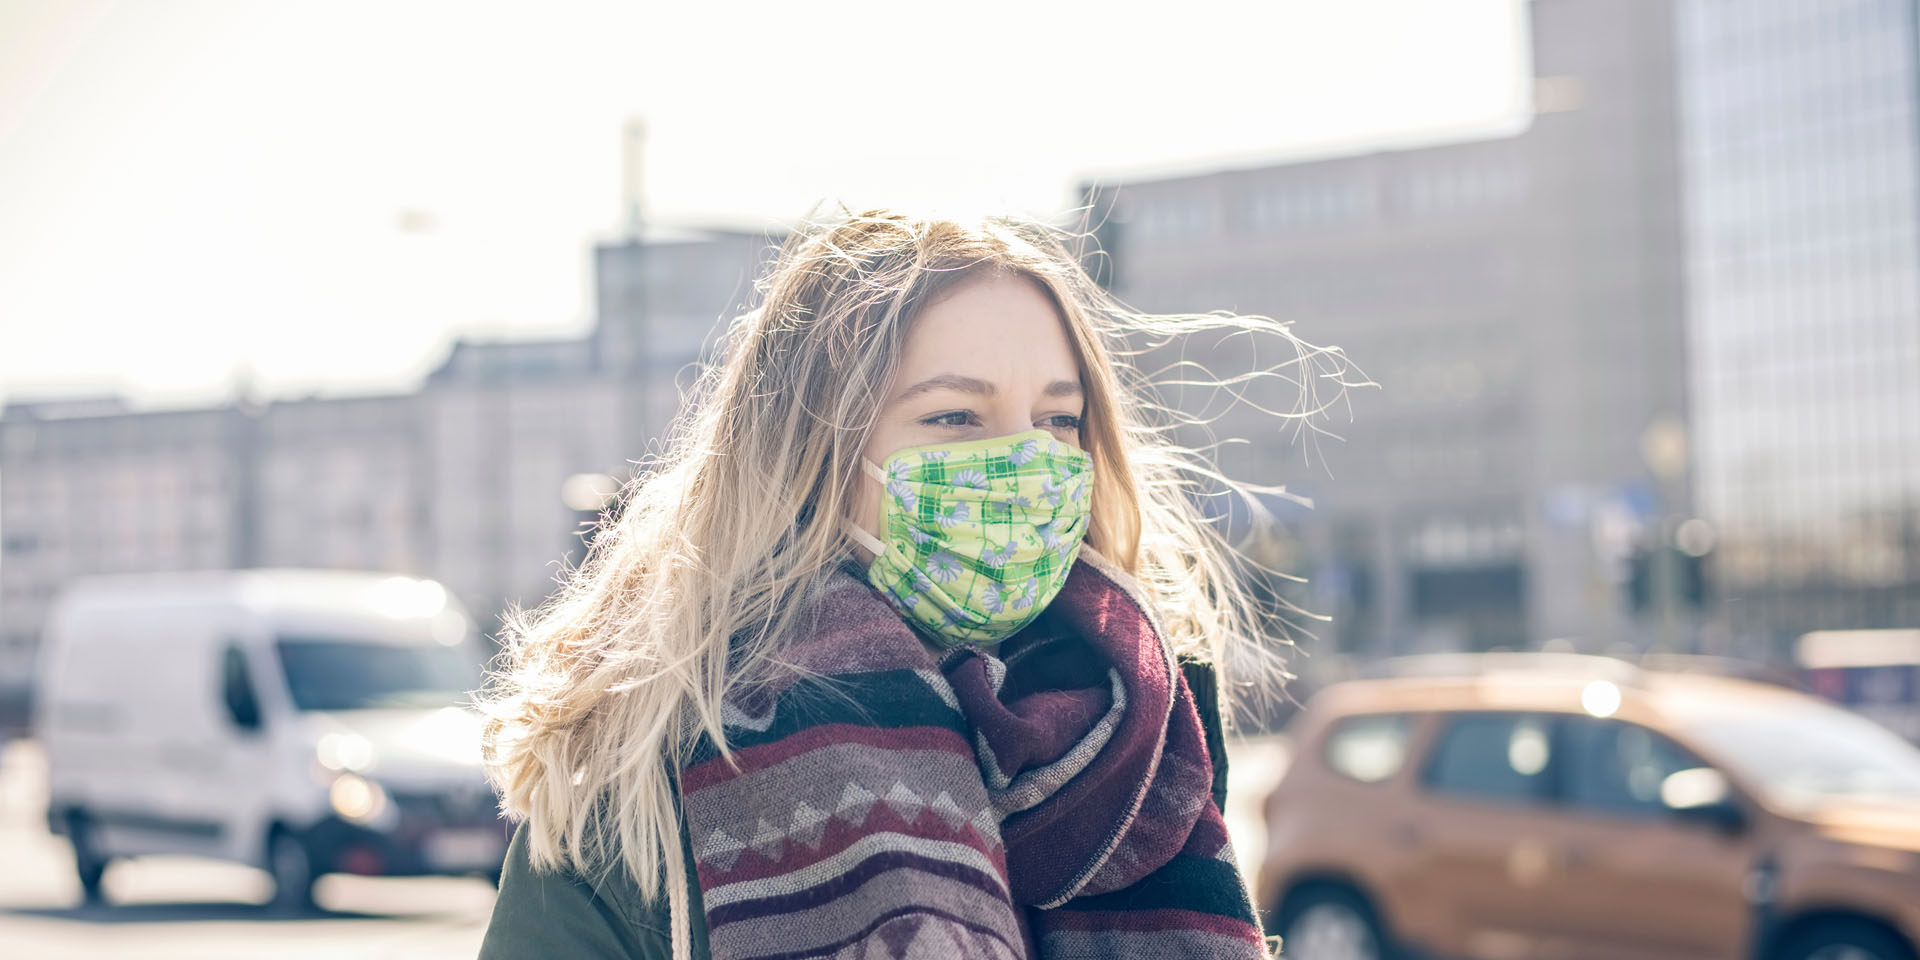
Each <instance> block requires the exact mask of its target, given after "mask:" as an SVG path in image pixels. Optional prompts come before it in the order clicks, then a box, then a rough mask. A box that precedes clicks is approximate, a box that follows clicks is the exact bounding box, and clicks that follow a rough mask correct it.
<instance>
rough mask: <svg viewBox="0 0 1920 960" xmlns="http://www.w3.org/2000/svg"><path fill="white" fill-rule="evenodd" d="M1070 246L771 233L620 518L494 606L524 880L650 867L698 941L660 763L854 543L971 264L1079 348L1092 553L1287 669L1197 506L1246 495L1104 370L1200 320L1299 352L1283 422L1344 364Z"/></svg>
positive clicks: (982, 230) (1050, 239) (948, 230)
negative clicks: (555, 582) (1171, 305)
mask: <svg viewBox="0 0 1920 960" xmlns="http://www.w3.org/2000/svg"><path fill="white" fill-rule="evenodd" d="M1079 236H1081V235H1080V234H1073V233H1068V232H1067V231H1064V230H1062V229H1060V228H1056V227H1053V226H1050V225H1046V224H1043V223H1040V222H1037V221H1033V220H1029V219H1024V218H1014V217H992V218H986V219H983V220H980V221H978V222H972V223H959V222H954V221H951V220H942V219H925V218H915V217H910V216H906V215H904V214H900V213H896V212H892V211H886V210H871V211H866V212H861V213H851V212H845V213H844V215H842V216H840V217H837V218H835V219H833V220H831V221H829V222H822V223H815V224H811V225H809V226H808V227H807V228H805V229H801V230H797V231H795V232H794V233H793V234H792V235H791V236H790V237H789V238H788V239H787V240H786V242H785V243H784V244H783V246H782V248H781V250H780V254H779V257H778V259H777V261H776V263H775V264H774V266H773V268H772V269H771V270H770V271H769V272H768V273H767V275H765V276H764V277H762V278H760V279H759V280H758V281H757V282H756V284H755V286H756V289H757V292H758V294H759V299H760V305H759V306H758V307H757V308H755V309H753V310H750V311H748V312H747V313H744V314H742V315H741V316H739V317H738V318H736V319H735V320H734V321H733V323H732V324H731V325H730V328H729V330H728V332H727V338H726V342H725V351H724V356H723V358H722V360H721V361H720V362H719V363H718V364H717V365H713V366H711V367H709V368H707V369H706V370H705V372H704V373H703V375H702V376H701V378H700V380H699V382H698V384H697V385H696V387H695V389H694V394H693V396H692V397H691V398H690V402H689V403H688V405H687V408H686V410H685V412H684V413H683V414H682V416H681V418H680V419H679V420H678V421H677V423H676V426H675V428H674V429H673V430H672V431H671V433H670V436H669V438H668V442H667V446H666V449H665V452H664V455H663V456H661V457H659V458H658V459H657V460H655V461H653V462H651V463H649V464H648V465H647V469H646V470H644V471H643V472H642V473H641V474H640V475H639V476H637V477H636V478H635V479H634V480H633V481H632V482H631V483H629V484H628V485H627V486H626V488H625V489H624V490H623V491H622V493H621V502H620V507H619V509H618V510H617V511H613V512H612V515H614V516H617V520H614V521H612V522H610V523H607V524H605V525H603V528H602V529H601V530H600V531H598V536H597V538H596V539H595V541H594V545H593V548H592V549H591V550H590V551H589V552H588V555H587V556H586V558H585V559H584V561H583V562H582V563H581V565H580V566H579V567H578V568H577V569H575V570H573V571H571V572H570V573H569V575H568V576H566V577H565V580H564V583H563V585H562V587H561V589H560V590H559V591H558V592H557V593H555V594H554V595H553V596H552V597H551V598H549V599H548V600H547V601H546V602H544V603H543V604H541V605H540V606H539V608H538V609H537V610H535V611H533V612H532V613H527V612H525V611H521V610H511V611H509V612H508V614H507V616H506V623H505V626H504V628H503V630H502V634H501V635H502V637H503V640H504V649H503V651H502V654H501V656H500V658H499V660H498V662H497V666H496V669H495V670H494V673H493V677H492V679H493V681H494V682H493V686H492V688H491V689H490V690H489V691H487V692H485V693H483V694H482V697H481V702H480V705H481V707H482V709H483V710H485V711H486V713H487V714H488V720H487V724H486V732H485V756H486V765H487V772H488V775H489V777H490V778H491V779H492V780H493V782H494V784H495V786H496V787H497V788H498V789H499V790H500V792H501V794H502V797H503V798H504V799H503V806H504V808H505V810H506V812H507V813H508V814H509V815H510V816H513V817H515V818H524V819H525V821H526V825H525V826H526V830H527V834H528V839H529V853H530V859H531V861H532V864H533V866H534V868H535V869H538V870H553V869H559V868H567V867H571V868H573V869H577V870H581V871H583V872H585V871H590V870H596V869H610V868H611V867H612V866H613V865H614V864H615V863H616V861H618V862H623V863H624V865H625V867H626V868H627V870H628V871H629V872H630V873H631V875H632V877H633V878H634V880H635V881H636V882H637V884H638V885H639V887H640V889H641V892H642V894H643V895H645V896H646V897H647V898H649V899H650V900H651V899H653V898H656V897H657V896H659V895H660V894H661V892H662V891H661V884H662V882H663V881H664V882H665V884H666V889H665V895H666V897H667V899H668V903H669V909H670V915H671V927H672V930H671V932H672V937H673V941H674V954H675V956H676V957H681V958H684V957H686V956H687V955H688V950H689V948H688V942H689V941H688V936H689V924H690V923H691V922H692V920H691V918H690V917H689V916H688V909H689V904H688V901H687V892H686V886H685V879H684V878H685V876H686V873H687V871H688V870H689V869H690V865H689V864H687V863H686V862H685V858H684V855H683V851H682V847H681V843H680V827H679V820H678V817H677V814H676V806H675V804H676V798H675V795H674V786H673V781H672V776H673V771H677V770H679V769H680V768H681V767H682V765H683V764H684V762H685V761H686V759H687V756H688V754H689V752H690V749H691V747H692V746H693V744H694V743H695V742H696V740H697V739H698V738H699V736H700V735H702V734H704V735H706V736H707V737H709V738H711V739H712V741H713V743H714V744H716V745H717V746H718V747H719V749H720V750H721V751H722V752H723V753H725V752H728V750H729V748H728V745H727V743H726V739H725V737H724V735H723V732H722V729H721V703H722V700H723V699H725V698H727V697H728V695H729V693H730V692H731V691H734V690H736V689H737V687H738V685H739V684H743V683H750V682H753V681H754V680H755V678H757V677H762V676H764V675H765V674H766V672H767V669H768V668H769V667H770V666H771V665H772V664H773V663H775V662H776V657H777V652H778V651H777V647H778V644H779V641H780V639H781V637H782V636H783V635H785V634H786V633H787V632H788V630H789V628H790V627H791V626H792V625H793V623H794V618H795V616H796V613H797V612H798V611H799V610H800V608H801V607H802V606H803V605H804V601H805V599H806V597H807V594H808V591H809V590H811V589H813V588H814V587H815V586H816V585H817V584H818V583H819V582H820V581H821V580H822V578H823V576H824V575H825V573H826V572H827V571H829V570H830V569H832V568H833V567H834V566H835V565H837V563H838V562H839V561H840V560H841V559H842V558H843V557H845V556H846V552H845V551H846V550H847V549H848V544H847V542H846V541H845V540H844V535H843V532H842V527H841V525H840V523H839V520H840V518H841V517H843V516H844V515H845V514H846V512H847V510H848V509H849V505H850V503H851V498H852V497H853V495H854V491H853V488H852V482H853V480H854V478H856V477H857V476H859V471H858V469H857V464H858V458H859V456H860V454H861V451H862V449H863V448H864V447H865V445H866V443H867V439H868V435H869V432H870V428H871V424H872V422H873V418H874V416H875V415H876V414H877V412H878V411H879V409H880V407H881V405H882V402H883V400H884V397H885V391H886V390H887V389H888V387H889V385H890V378H891V376H892V374H893V370H894V367H895V364H896V362H897V358H898V357H899V355H900V352H901V346H902V343H903V342H904V340H905V338H906V336H907V333H908V330H909V327H910V324H911V322H912V320H913V317H914V316H915V314H916V312H917V311H918V310H920V309H922V308H924V307H925V306H926V305H927V304H928V303H930V302H931V301H932V300H934V299H935V298H937V297H938V296H939V295H940V294H941V293H942V292H944V291H948V290H950V289H952V288H954V287H955V286H957V285H958V284H960V283H962V282H964V281H966V280H968V279H969V278H972V277H976V276H978V275H980V274H981V273H982V272H983V271H1011V272H1013V273H1016V274H1019V275H1024V276H1026V277H1029V278H1031V279H1033V280H1035V281H1037V282H1038V283H1039V284H1040V285H1041V286H1042V287H1043V288H1044V289H1045V290H1046V292H1047V293H1048V294H1049V295H1050V296H1051V297H1052V299H1053V300H1054V302H1055V304H1056V305H1057V306H1058V307H1059V312H1060V315H1061V317H1062V319H1063V321H1064V323H1065V325H1066V327H1067V330H1068V332H1069V337H1070V340H1071V342H1072V344H1073V347H1074V349H1075V351H1076V352H1077V354H1078V359H1079V363H1080V367H1081V378H1082V385H1083V387H1084V389H1085V391H1086V414H1085V417H1084V420H1083V424H1084V426H1083V430H1082V440H1083V444H1084V445H1085V447H1086V448H1087V450H1088V452H1089V453H1090V454H1091V456H1092V458H1093V461H1094V476H1095V478H1096V481H1095V483H1096V486H1095V489H1094V492H1093V497H1092V512H1093V518H1092V524H1091V526H1090V528H1089V532H1088V535H1087V536H1088V543H1089V544H1090V545H1091V546H1093V547H1094V548H1095V549H1097V550H1099V551H1100V552H1101V553H1102V554H1104V555H1105V556H1107V557H1108V558H1110V559H1111V560H1112V561H1113V562H1115V563H1116V564H1118V565H1119V566H1121V567H1122V568H1124V569H1125V570H1127V571H1128V572H1130V573H1132V574H1133V575H1134V576H1135V577H1136V578H1137V579H1138V580H1139V581H1140V583H1141V584H1142V585H1143V587H1144V588H1145V589H1146V590H1147V592H1148V593H1149V595H1150V596H1151V597H1152V598H1153V599H1154V600H1155V601H1157V606H1158V613H1159V615H1160V617H1161V619H1162V623H1163V625H1164V627H1165V629H1166V631H1167V633H1168V634H1169V640H1170V641H1171V643H1172V644H1173V646H1174V647H1175V648H1176V649H1177V650H1181V651H1190V652H1193V653H1195V654H1197V655H1200V656H1204V657H1207V658H1208V659H1210V660H1212V661H1213V662H1214V663H1215V664H1217V665H1218V666H1219V668H1220V669H1221V670H1222V674H1223V680H1225V681H1227V682H1225V683H1223V685H1222V688H1223V690H1227V691H1229V692H1232V691H1237V690H1243V689H1244V690H1259V689H1272V688H1274V687H1276V686H1277V684H1278V682H1279V680H1280V679H1282V678H1283V677H1284V669H1283V665H1282V662H1281V660H1280V658H1279V657H1278V655H1277V651H1276V650H1275V649H1274V647H1273V646H1272V645H1269V644H1268V643H1266V642H1264V638H1263V636H1262V634H1263V633H1265V632H1266V630H1267V625H1268V624H1270V623H1271V622H1272V620H1271V613H1272V611H1267V610H1262V609H1261V606H1260V604H1259V603H1258V602H1256V600H1255V599H1254V598H1253V596H1252V595H1251V594H1250V592H1249V590H1248V588H1247V586H1246V583H1245V581H1244V575H1245V570H1244V569H1242V568H1243V567H1244V566H1245V564H1246V561H1245V560H1244V559H1243V558H1240V557H1237V556H1236V554H1235V551H1234V550H1233V549H1231V547H1230V545H1229V544H1228V543H1227V542H1226V541H1225V540H1224V539H1223V537H1222V536H1221V534H1220V533H1219V531H1217V530H1216V529H1215V526H1214V525H1213V524H1212V523H1210V522H1209V521H1208V520H1206V519H1205V518H1204V517H1203V516H1202V513H1201V511H1200V509H1199V507H1198V506H1197V505H1196V497H1195V493H1196V491H1198V490H1200V489H1201V488H1203V487H1207V486H1215V487H1219V486H1221V485H1225V487H1224V488H1226V489H1231V490H1235V491H1238V492H1241V493H1246V492H1248V491H1249V490H1250V489H1251V488H1248V487H1242V486H1237V485H1233V484H1230V483H1229V482H1228V481H1226V479H1225V478H1224V477H1221V476H1220V475H1219V474H1218V473H1217V472H1215V471H1214V470H1212V469H1211V467H1209V466H1208V465H1207V463H1206V461H1205V458H1204V457H1202V456H1200V455H1199V454H1198V453H1196V452H1195V451H1193V450H1190V449H1187V448H1183V447H1180V446H1178V445H1176V444H1175V442H1174V440H1173V439H1172V436H1171V433H1172V427H1173V426H1175V425H1177V423H1178V422H1179V418H1178V417H1177V416H1176V415H1174V414H1173V413H1172V412H1171V411H1168V410H1166V409H1164V408H1163V407H1160V406H1158V405H1156V404H1155V403H1154V402H1153V400H1152V393H1151V391H1150V388H1149V385H1148V384H1147V383H1146V382H1145V379H1144V378H1143V377H1142V376H1141V375H1140V374H1139V373H1138V372H1137V371H1135V370H1134V369H1133V368H1132V367H1131V366H1130V365H1128V364H1125V363H1119V362H1116V359H1115V358H1116V357H1118V356H1123V355H1126V354H1128V353H1129V352H1130V351H1135V350H1137V349H1139V348H1141V347H1142V345H1143V344H1142V341H1143V340H1154V339H1156V338H1158V339H1159V340H1161V341H1164V340H1166V339H1168V338H1173V337H1178V336H1181V335H1183V334H1189V333H1193V332H1197V331H1204V330H1225V331H1229V332H1256V333H1266V334H1272V335H1274V336H1276V337H1279V338H1281V339H1282V340H1283V341H1285V342H1286V343H1288V344H1291V345H1292V346H1293V348H1294V354H1293V358H1292V360H1291V361H1290V362H1289V363H1288V364H1285V366H1290V367H1292V368H1294V369H1293V372H1294V373H1295V374H1297V376H1293V377H1290V379H1294V380H1296V382H1298V383H1299V384H1301V385H1302V386H1303V387H1305V388H1306V389H1304V390H1303V391H1302V402H1301V405H1300V406H1299V407H1298V408H1297V409H1296V410H1295V411H1293V412H1292V413H1291V414H1287V416H1290V417H1296V418H1309V417H1310V415H1311V414H1312V413H1314V412H1316V411H1318V410H1320V409H1324V406H1325V405H1324V404H1322V403H1319V402H1318V401H1316V400H1315V399H1314V398H1313V396H1312V394H1313V392H1314V391H1313V385H1314V382H1315V381H1316V380H1322V381H1324V380H1326V379H1327V378H1332V379H1333V381H1334V382H1341V377H1342V374H1343V372H1344V370H1345V369H1346V364H1345V362H1344V358H1343V357H1342V356H1341V355H1340V353H1339V351H1338V350H1337V349H1323V348H1317V347H1311V346H1308V345H1306V344H1304V343H1301V342H1300V341H1298V340H1296V339H1294V338H1293V336H1292V334H1291V333H1290V332H1289V330H1288V329H1287V327H1286V325H1285V324H1282V323H1279V322H1276V321H1273V320H1270V319H1266V318H1263V317H1246V316H1235V315H1231V314H1221V313H1213V314H1183V315H1157V316H1155V315H1146V314H1140V313H1136V312H1133V311H1131V310H1128V309H1126V308H1124V307H1123V306H1122V305H1121V304H1120V302H1119V301H1118V300H1116V299H1115V298H1114V297H1112V296H1111V295H1110V294H1108V293H1107V292H1106V291H1105V290H1103V289H1101V288H1100V287H1099V286H1098V285H1097V284H1095V283H1094V282H1093V281H1092V280H1091V279H1090V278H1089V276H1088V274H1087V272H1086V270H1085V269H1084V267H1083V266H1082V264H1081V262H1080V261H1079V259H1078V258H1077V257H1076V256H1075V254H1074V252H1072V251H1071V250H1070V249H1069V245H1068V244H1069V241H1071V240H1074V239H1075V238H1077V237H1079ZM1269 372H1271V371H1269ZM1282 375H1283V376H1285V375H1286V374H1282ZM1250 502H1251V501H1250ZM728 755H730V753H729V754H728ZM667 878H671V879H667Z"/></svg>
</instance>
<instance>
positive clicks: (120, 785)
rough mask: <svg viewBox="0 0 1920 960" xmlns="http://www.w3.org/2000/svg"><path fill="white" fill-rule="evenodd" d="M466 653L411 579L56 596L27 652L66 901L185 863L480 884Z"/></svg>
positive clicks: (495, 827) (448, 617) (122, 579)
mask: <svg viewBox="0 0 1920 960" xmlns="http://www.w3.org/2000/svg"><path fill="white" fill-rule="evenodd" d="M484 659H485V656H484V654H483V652H482V651H481V649H480V644H479V642H478V640H477V638H476V636H475V633H474V628H473V624H472V621H471V619H470V618H469V617H468V616H467V614H466V613H465V612H464V611H463V610H462V609H461V608H460V605H459V604H458V602H456V601H455V600H454V599H452V598H451V597H450V596H449V595H448V594H447V591H446V590H445V589H443V588H442V587H441V586H440V585H439V584H438V583H435V582H433V581H430V580H418V579H414V578H410V577H396V576H384V575H379V574H370V573H355V572H342V571H316V570H284V569H279V570H244V571H209V572H194V573H168V574H153V575H115V576H101V577H88V578H81V579H76V580H75V581H73V582H72V583H71V584H70V585H69V586H68V587H67V588H66V589H65V590H64V591H63V592H62V594H61V595H60V596H59V597H58V598H57V599H56V601H55V603H54V607H53V610H52V612H51V613H50V616H49V621H48V627H47V633H46V637H45V643H44V645H43V647H42V653H41V661H40V675H39V682H38V687H37V694H36V696H35V710H34V729H35V732H36V734H37V735H38V736H39V738H40V739H41V740H42V741H43V742H44V744H45V749H46V753H47V759H48V766H49V770H48V773H49V803H48V809H47V817H48V825H49V826H50V827H51V828H52V829H53V830H54V831H55V832H56V833H63V834H66V835H67V837H68V838H69V839H70V840H71V841H72V843H73V848H74V858H75V861H76V867H77V869H78V871H79V875H80V884H81V887H82V889H83V890H84V891H85V892H86V895H87V897H88V898H89V899H91V900H97V899H99V898H100V897H101V878H102V875H103V873H104V871H105V869H106V866H107V864H108V863H109V862H110V861H112V860H114V859H115V858H119V857H136V856H141V855H144V854H160V853H167V854H194V855H201V856H208V857H217V858H221V859H225V860H231V861H236V862H240V863H249V864H255V865H258V866H261V867H264V868H266V869H267V870H268V871H270V872H271V873H272V875H273V879H274V881H275V891H276V892H275V901H274V902H275V904H276V905H278V906H280V907H283V908H289V909H298V908H302V907H305V906H306V905H308V904H309V903H310V897H311V891H312V886H313V882H314V880H315V878H316V877H318V876H319V875H321V874H323V873H328V872H335V871H344V872H349V873H359V874H400V875H417V874H458V873H468V872H474V873H482V874H488V875H495V876H497V874H498V871H499V869H500V865H501V863H502V862H503V860H504V858H505V853H506V841H507V837H508V831H507V825H506V823H505V821H503V820H501V819H500V818H499V816H498V812H497V802H496V798H495V796H494V795H493V793H492V791H491V790H490V789H489V788H488V786H487V783H486V780H485V777H484V776H483V774H482V772H481V768H480V756H479V731H480V718H479V715H478V714H477V713H475V712H474V711H473V710H471V709H470V708H468V707H467V706H465V705H464V702H465V699H466V694H467V692H468V691H471V690H472V689H474V688H475V687H477V686H478V685H479V684H480V682H481V679H482V677H481V673H480V666H481V664H482V663H483V662H484Z"/></svg>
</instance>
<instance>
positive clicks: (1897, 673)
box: [1794, 630, 1920, 743]
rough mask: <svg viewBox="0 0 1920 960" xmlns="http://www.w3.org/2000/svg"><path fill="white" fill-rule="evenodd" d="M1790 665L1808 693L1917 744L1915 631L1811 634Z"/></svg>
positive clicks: (1919, 706)
mask: <svg viewBox="0 0 1920 960" xmlns="http://www.w3.org/2000/svg"><path fill="white" fill-rule="evenodd" d="M1794 660H1795V661H1796V662H1797V663H1798V664H1799V666H1800V669H1801V670H1802V671H1804V672H1805V677H1806V680H1805V682H1806V685H1807V688H1808V689H1809V690H1811V691H1813V692H1814V693H1816V694H1819V695H1820V696H1822V697H1825V698H1827V699H1828V700H1831V701H1833V702H1835V703H1837V704H1840V705H1841V706H1844V707H1846V708H1847V709H1849V710H1852V711H1853V712H1855V713H1858V714H1861V715H1862V716H1866V717H1871V718H1872V719H1873V720H1875V721H1876V722H1878V723H1879V724H1880V725H1881V726H1884V727H1886V728H1887V729H1889V730H1892V731H1893V732H1895V733H1898V734H1900V735H1901V736H1903V737H1906V738H1907V739H1908V740H1912V741H1915V742H1917V743H1920V630H1816V631H1814V632H1812V633H1809V634H1805V635H1804V636H1802V637H1801V638H1800V642H1799V643H1798V644H1795V646H1794Z"/></svg>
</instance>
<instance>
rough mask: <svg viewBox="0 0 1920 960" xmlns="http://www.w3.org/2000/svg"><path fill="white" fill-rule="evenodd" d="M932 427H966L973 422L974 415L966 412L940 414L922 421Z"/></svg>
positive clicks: (956, 411) (957, 411)
mask: <svg viewBox="0 0 1920 960" xmlns="http://www.w3.org/2000/svg"><path fill="white" fill-rule="evenodd" d="M920 422H921V423H924V424H926V425H927V426H930V427H964V426H967V425H968V424H970V423H972V422H973V414H972V413H970V412H968V411H966V410H955V411H953V412H952V413H939V414H935V415H933V416H931V417H928V418H926V419H925V420H922V421H920Z"/></svg>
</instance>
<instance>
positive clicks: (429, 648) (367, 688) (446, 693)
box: [274, 637, 481, 710]
mask: <svg viewBox="0 0 1920 960" xmlns="http://www.w3.org/2000/svg"><path fill="white" fill-rule="evenodd" d="M274 645H275V646H276V647H277V648H278V649H279V652H280V666H281V668H282V669H283V670H285V671H286V675H287V690H288V692H289V693H291V694H292V696H293V705H294V707H295V708H297V709H300V710H367V709H374V708H379V707H445V706H451V705H454V704H457V703H460V702H462V701H463V700H464V699H465V698H466V695H467V692H468V691H470V690H472V689H474V688H475V687H478V686H479V685H480V679H481V678H480V671H479V664H478V663H477V662H475V660H474V659H473V658H472V657H471V656H470V654H471V650H470V648H469V647H468V646H467V645H465V644H462V645H460V646H453V647H448V646H441V645H439V644H395V643H379V642H374V641H366V640H353V639H334V638H330V637H281V638H280V639H279V640H278V641H277V642H276V643H275V644H274Z"/></svg>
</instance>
